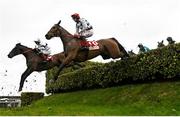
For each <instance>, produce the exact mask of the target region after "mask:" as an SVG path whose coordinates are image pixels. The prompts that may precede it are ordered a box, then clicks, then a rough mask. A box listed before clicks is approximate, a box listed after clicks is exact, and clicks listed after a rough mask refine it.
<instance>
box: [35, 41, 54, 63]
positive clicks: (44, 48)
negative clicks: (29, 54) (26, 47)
mask: <svg viewBox="0 0 180 117" xmlns="http://www.w3.org/2000/svg"><path fill="white" fill-rule="evenodd" d="M34 42H35V43H36V46H35V49H36V50H37V51H38V53H39V54H40V55H41V56H42V57H43V58H44V59H45V60H47V61H48V60H50V59H51V57H50V54H51V51H50V48H49V47H48V44H47V43H45V44H43V43H42V42H41V41H40V39H38V40H37V41H34Z"/></svg>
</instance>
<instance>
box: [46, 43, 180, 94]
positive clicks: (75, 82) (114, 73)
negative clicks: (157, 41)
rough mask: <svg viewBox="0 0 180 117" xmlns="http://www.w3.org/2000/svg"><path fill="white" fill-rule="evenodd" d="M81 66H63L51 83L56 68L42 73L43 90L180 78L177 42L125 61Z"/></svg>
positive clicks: (65, 89) (58, 90) (87, 63)
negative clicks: (44, 81) (44, 87)
mask: <svg viewBox="0 0 180 117" xmlns="http://www.w3.org/2000/svg"><path fill="white" fill-rule="evenodd" d="M82 65H85V67H83V68H80V69H78V68H76V70H74V69H73V68H72V67H70V68H66V69H65V70H63V72H61V74H60V75H59V78H58V79H57V81H55V82H51V79H53V77H54V74H55V73H56V72H57V69H58V68H53V69H51V70H48V71H47V73H46V77H47V80H46V92H47V93H60V92H66V91H74V90H84V89H93V88H105V87H111V86H117V85H123V84H125V83H129V82H131V83H133V82H146V81H152V80H164V79H177V78H180V77H179V75H180V43H177V44H171V45H168V46H165V47H162V48H158V49H155V50H151V51H149V52H146V53H142V54H138V55H136V56H132V57H130V58H128V59H127V60H119V61H116V62H109V63H105V64H102V63H95V62H85V63H82Z"/></svg>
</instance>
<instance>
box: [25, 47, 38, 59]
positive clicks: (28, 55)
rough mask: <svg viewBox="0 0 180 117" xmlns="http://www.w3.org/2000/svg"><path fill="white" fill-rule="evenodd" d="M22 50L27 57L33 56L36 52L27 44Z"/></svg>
mask: <svg viewBox="0 0 180 117" xmlns="http://www.w3.org/2000/svg"><path fill="white" fill-rule="evenodd" d="M22 51H23V53H22V54H23V55H24V56H25V58H26V59H28V58H31V57H32V56H34V54H35V52H33V49H32V48H28V47H25V46H23V48H22Z"/></svg>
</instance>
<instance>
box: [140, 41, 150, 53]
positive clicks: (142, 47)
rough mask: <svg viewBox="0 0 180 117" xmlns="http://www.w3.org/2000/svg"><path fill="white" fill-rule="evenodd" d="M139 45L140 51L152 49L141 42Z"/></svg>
mask: <svg viewBox="0 0 180 117" xmlns="http://www.w3.org/2000/svg"><path fill="white" fill-rule="evenodd" d="M138 47H139V53H144V52H148V51H150V49H149V48H148V47H146V46H144V45H143V44H142V43H139V44H138Z"/></svg>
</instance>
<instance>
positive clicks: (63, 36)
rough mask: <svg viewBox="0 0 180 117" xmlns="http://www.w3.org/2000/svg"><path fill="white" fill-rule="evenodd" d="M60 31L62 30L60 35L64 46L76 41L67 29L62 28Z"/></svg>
mask: <svg viewBox="0 0 180 117" xmlns="http://www.w3.org/2000/svg"><path fill="white" fill-rule="evenodd" d="M60 30H61V34H60V35H59V37H60V38H61V40H62V42H63V45H64V46H66V45H67V44H68V43H69V42H74V41H76V40H75V38H74V37H73V35H72V34H71V33H69V32H68V31H67V30H66V29H64V28H63V27H60Z"/></svg>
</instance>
